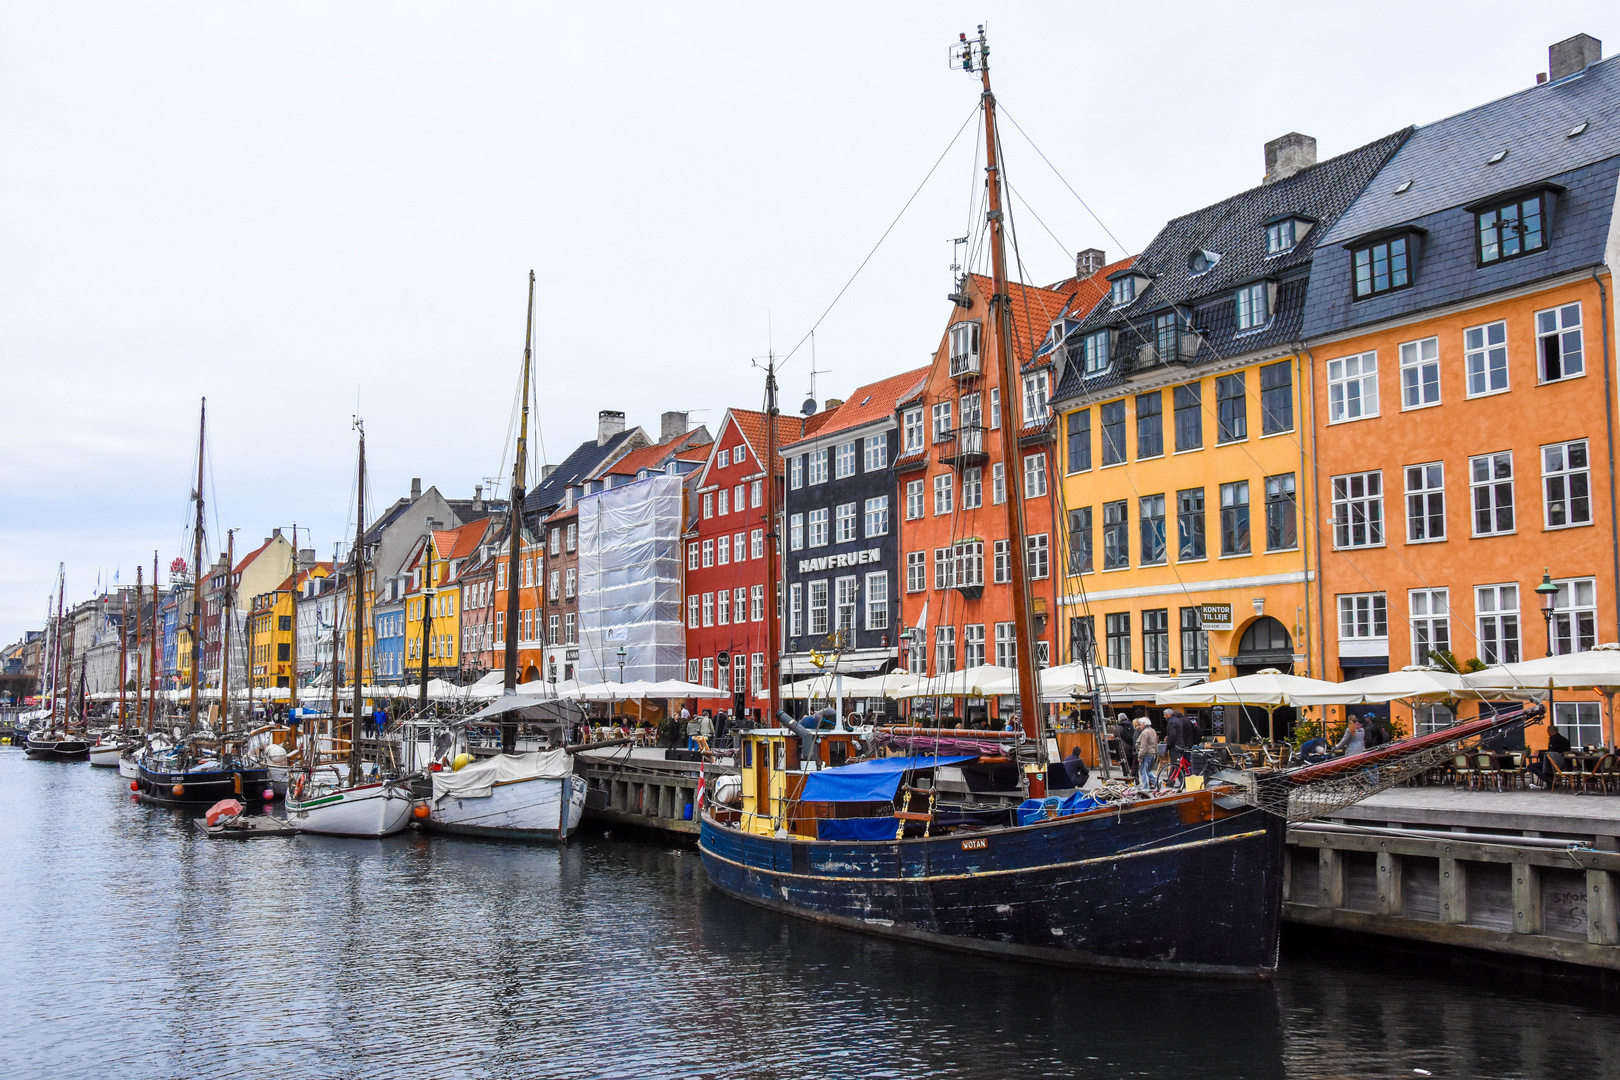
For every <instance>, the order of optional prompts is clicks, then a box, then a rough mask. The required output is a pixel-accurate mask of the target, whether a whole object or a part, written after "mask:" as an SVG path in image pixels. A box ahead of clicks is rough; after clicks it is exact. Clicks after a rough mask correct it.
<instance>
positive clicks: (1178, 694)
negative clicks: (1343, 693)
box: [1155, 668, 1341, 742]
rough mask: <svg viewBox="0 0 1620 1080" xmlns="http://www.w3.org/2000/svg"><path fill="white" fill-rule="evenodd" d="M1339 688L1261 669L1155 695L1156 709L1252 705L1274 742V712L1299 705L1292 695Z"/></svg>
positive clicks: (1329, 691) (1314, 680) (1322, 692)
mask: <svg viewBox="0 0 1620 1080" xmlns="http://www.w3.org/2000/svg"><path fill="white" fill-rule="evenodd" d="M1340 685H1341V684H1339V683H1331V682H1326V681H1324V680H1322V679H1307V678H1304V677H1302V676H1299V675H1284V674H1283V673H1282V672H1280V671H1278V670H1277V669H1276V668H1262V669H1261V670H1259V671H1257V672H1255V673H1254V674H1253V675H1239V676H1238V677H1237V678H1235V679H1222V680H1220V681H1219V682H1209V683H1198V684H1197V685H1196V686H1185V687H1182V688H1181V689H1179V690H1166V691H1164V692H1163V693H1161V694H1157V695H1155V700H1157V701H1158V703H1159V704H1160V705H1201V706H1205V707H1209V706H1214V705H1253V706H1255V707H1256V708H1261V709H1264V710H1266V735H1267V738H1268V739H1269V740H1270V741H1273V742H1275V741H1276V737H1277V732H1276V727H1275V725H1274V724H1273V720H1274V718H1275V715H1276V712H1277V710H1278V709H1280V708H1282V707H1283V706H1285V705H1303V704H1304V702H1302V701H1299V700H1297V698H1296V695H1301V694H1313V693H1314V694H1325V693H1332V692H1334V691H1336V690H1337V689H1338V688H1339V686H1340Z"/></svg>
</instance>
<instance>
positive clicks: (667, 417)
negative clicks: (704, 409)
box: [658, 412, 691, 443]
mask: <svg viewBox="0 0 1620 1080" xmlns="http://www.w3.org/2000/svg"><path fill="white" fill-rule="evenodd" d="M689 427H691V424H690V423H689V422H688V419H687V414H686V413H684V412H667V413H663V414H662V415H660V416H659V417H658V441H659V442H661V443H666V442H669V440H671V439H674V438H678V437H680V436H682V435H685V434H686V432H687V429H688V428H689Z"/></svg>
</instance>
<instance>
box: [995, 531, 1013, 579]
mask: <svg viewBox="0 0 1620 1080" xmlns="http://www.w3.org/2000/svg"><path fill="white" fill-rule="evenodd" d="M1011 552H1012V541H1010V540H997V541H996V542H995V543H993V544H991V545H990V581H991V583H992V584H994V585H1007V584H1009V583H1011V582H1012V558H1011V554H1010V553H1011Z"/></svg>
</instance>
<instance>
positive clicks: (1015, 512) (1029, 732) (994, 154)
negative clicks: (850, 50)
mask: <svg viewBox="0 0 1620 1080" xmlns="http://www.w3.org/2000/svg"><path fill="white" fill-rule="evenodd" d="M954 51H955V54H956V58H957V59H959V60H960V62H961V64H962V70H964V71H966V72H968V73H969V74H975V73H976V74H978V76H979V81H980V82H981V83H982V84H983V86H984V93H983V96H982V98H981V100H982V101H983V105H984V147H985V150H984V154H985V172H986V173H988V174H989V181H988V183H987V185H986V187H987V194H988V196H989V208H988V210H987V212H986V216H987V218H988V219H989V222H990V269H991V277H992V281H993V282H994V285H993V287H992V292H991V296H990V320H989V321H990V322H991V323H992V324H993V325H994V327H995V335H996V338H995V340H996V364H997V372H996V374H997V378H998V380H999V381H1000V383H1001V408H1002V418H1001V461H1002V466H1001V468H1002V475H1003V482H1004V483H1005V484H1006V489H1007V501H1006V507H1007V532H1008V534H1009V537H1010V542H1009V545H1008V546H1009V548H1010V550H1009V552H1008V559H1007V562H1008V564H1009V568H1010V569H1011V571H1012V601H1013V633H1014V635H1015V638H1014V640H1015V641H1016V642H1017V647H1018V662H1017V668H1018V715H1019V719H1020V720H1021V721H1022V723H1023V728H1024V735H1025V736H1026V737H1028V738H1030V739H1035V740H1037V744H1038V743H1039V739H1040V734H1041V718H1040V713H1039V711H1038V710H1039V708H1040V696H1039V695H1038V694H1037V693H1036V690H1035V668H1036V655H1035V635H1034V634H1033V633H1032V632H1031V628H1030V621H1029V611H1030V608H1032V607H1033V606H1034V604H1033V603H1032V602H1031V600H1030V593H1029V563H1028V558H1029V554H1028V551H1029V541H1028V540H1027V539H1026V537H1027V536H1028V529H1027V527H1026V524H1025V521H1024V489H1023V475H1022V472H1023V470H1022V458H1021V457H1020V455H1019V453H1018V434H1019V430H1020V428H1021V427H1022V424H1021V422H1020V421H1019V419H1018V403H1019V400H1020V398H1019V389H1020V385H1021V384H1020V380H1019V378H1018V366H1017V362H1016V360H1015V359H1014V357H1013V349H1012V298H1011V296H1010V295H1009V293H1008V291H1007V250H1006V233H1005V224H1004V222H1005V215H1004V214H1003V213H1002V210H1001V159H1000V154H999V150H1000V147H1001V144H1000V143H999V142H998V141H997V139H996V96H995V94H994V93H992V92H991V90H990V46H989V44H988V43H987V42H986V41H985V36H984V27H983V26H980V27H979V36H978V40H977V41H969V40H968V36H967V35H966V34H962V35H960V36H959V44H958V45H957V48H956V49H955V50H954Z"/></svg>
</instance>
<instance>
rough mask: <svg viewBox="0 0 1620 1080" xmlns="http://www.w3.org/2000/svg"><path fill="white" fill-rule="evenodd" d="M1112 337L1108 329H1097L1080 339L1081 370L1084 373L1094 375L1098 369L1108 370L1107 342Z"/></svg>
mask: <svg viewBox="0 0 1620 1080" xmlns="http://www.w3.org/2000/svg"><path fill="white" fill-rule="evenodd" d="M1110 337H1112V334H1111V333H1110V331H1107V330H1098V331H1097V332H1096V333H1094V334H1087V335H1086V336H1085V337H1084V338H1082V339H1081V341H1080V356H1081V371H1082V372H1083V373H1084V374H1086V375H1095V374H1097V373H1098V372H1099V371H1107V370H1108V344H1109V339H1110Z"/></svg>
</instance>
